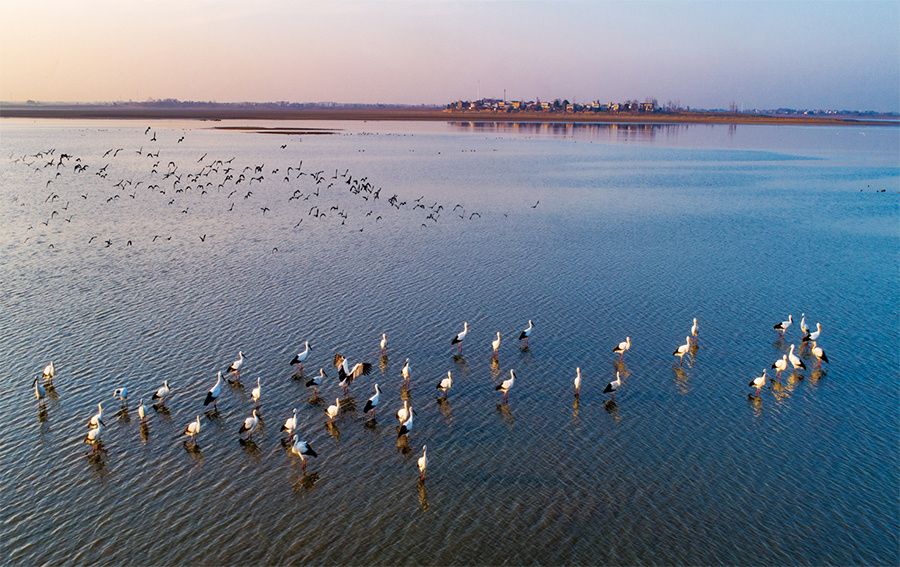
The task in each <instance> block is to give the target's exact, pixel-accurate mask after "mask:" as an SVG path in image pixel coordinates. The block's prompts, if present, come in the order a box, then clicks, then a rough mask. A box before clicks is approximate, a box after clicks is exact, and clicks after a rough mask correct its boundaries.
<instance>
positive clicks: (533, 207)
mask: <svg viewBox="0 0 900 567" xmlns="http://www.w3.org/2000/svg"><path fill="white" fill-rule="evenodd" d="M540 204H541V201H540V200H538V202H537V203H535V204H533V205H531V208H532V209H536V208H537V206H538V205H540Z"/></svg>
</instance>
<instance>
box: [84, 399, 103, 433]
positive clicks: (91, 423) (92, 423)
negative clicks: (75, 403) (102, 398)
mask: <svg viewBox="0 0 900 567" xmlns="http://www.w3.org/2000/svg"><path fill="white" fill-rule="evenodd" d="M102 422H103V402H100V403H98V404H97V413H95V414H94V415H92V416H91V419H89V420H88V427H97V425H98V424H100V423H102Z"/></svg>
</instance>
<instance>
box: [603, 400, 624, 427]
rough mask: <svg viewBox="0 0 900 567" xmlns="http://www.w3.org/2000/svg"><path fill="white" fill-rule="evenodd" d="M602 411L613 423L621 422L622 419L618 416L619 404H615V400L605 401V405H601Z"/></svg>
mask: <svg viewBox="0 0 900 567" xmlns="http://www.w3.org/2000/svg"><path fill="white" fill-rule="evenodd" d="M603 409H605V410H606V413H608V414H609V415H610V417H612V419H613V422H614V423H619V422H620V421H622V417H621V416H620V415H619V404H617V403H616V400H614V399H609V400H606V403H604V404H603Z"/></svg>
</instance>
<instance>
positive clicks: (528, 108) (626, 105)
mask: <svg viewBox="0 0 900 567" xmlns="http://www.w3.org/2000/svg"><path fill="white" fill-rule="evenodd" d="M667 107H671V108H666V109H663V108H661V107H660V106H659V104H658V103H657V102H656V99H655V98H654V99H646V100H644V101H643V102H640V101H637V100H627V101H625V102H600V101H599V100H595V101H592V102H587V103H578V102H569V101H568V100H560V99H558V98H557V99H555V100H553V101H552V102H551V101H542V100H540V99H537V100H527V101H525V100H504V99H499V98H482V99H479V100H473V101H468V100H457V101H454V102H451V103H450V104H448V105H447V107H446V109H447V110H450V111H467V110H473V111H489V112H570V113H571V112H581V113H590V112H606V113H619V112H627V113H637V112H642V113H652V112H662V111H664V110H668V111H675V110H679V109H677V108H675V107H674V105H671V104H670V105H667Z"/></svg>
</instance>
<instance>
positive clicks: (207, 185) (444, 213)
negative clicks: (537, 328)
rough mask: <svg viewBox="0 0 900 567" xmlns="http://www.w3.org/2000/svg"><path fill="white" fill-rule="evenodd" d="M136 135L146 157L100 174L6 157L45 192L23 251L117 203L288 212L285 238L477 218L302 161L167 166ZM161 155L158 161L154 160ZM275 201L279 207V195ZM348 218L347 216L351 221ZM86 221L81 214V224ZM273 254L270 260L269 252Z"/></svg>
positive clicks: (106, 162)
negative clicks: (91, 181) (402, 220)
mask: <svg viewBox="0 0 900 567" xmlns="http://www.w3.org/2000/svg"><path fill="white" fill-rule="evenodd" d="M143 135H144V138H145V139H146V143H147V144H149V145H150V146H151V147H150V149H145V146H143V145H142V146H140V147H139V148H137V149H135V150H126V149H125V148H110V149H108V150H106V152H104V153H103V154H102V155H101V156H100V158H99V161H100V162H101V163H102V164H103V165H102V166H99V165H97V164H96V162H95V161H89V158H88V157H87V156H85V157H81V156H76V155H74V154H70V153H65V152H59V151H57V149H56V148H50V149H47V150H43V151H38V152H36V153H34V154H27V155H20V156H14V155H10V156H9V157H10V160H11V161H12V163H14V164H19V165H22V166H23V167H27V168H28V169H29V170H31V173H32V174H33V175H35V176H36V177H38V178H39V179H40V182H41V183H42V184H43V188H44V189H45V190H46V191H48V193H47V195H46V197H45V198H44V199H43V202H42V203H41V206H40V211H39V216H38V217H37V218H36V219H35V222H33V223H32V224H30V225H29V226H28V228H27V229H26V230H25V232H26V235H25V238H24V240H23V243H27V242H29V241H31V240H32V239H34V240H36V241H38V242H41V243H47V246H48V248H56V245H57V244H59V242H56V243H54V242H47V240H48V239H50V238H51V237H52V236H53V234H54V232H53V231H52V230H51V227H52V228H53V230H56V231H57V232H58V231H59V230H61V229H62V228H63V227H65V226H67V225H68V224H69V223H72V220H73V219H74V218H76V217H77V216H79V215H81V211H83V210H85V209H84V207H83V206H82V204H87V202H95V201H96V202H98V203H99V205H100V206H102V207H106V208H114V207H122V206H125V203H130V202H132V201H134V202H137V201H141V202H143V203H149V204H150V205H151V206H154V207H157V208H159V209H166V210H171V211H173V215H174V218H176V219H180V218H181V217H182V216H185V217H186V216H188V215H190V214H191V213H192V212H193V211H195V210H197V209H201V210H203V211H204V212H206V211H208V208H207V207H208V205H207V204H206V203H208V202H212V203H213V205H212V206H213V207H215V209H217V210H218V211H219V212H220V213H221V214H222V215H223V217H222V219H221V220H226V219H227V218H228V217H227V216H225V215H229V214H235V213H239V212H240V213H243V214H256V215H259V216H260V217H266V214H267V213H269V212H270V211H272V210H273V209H274V208H276V207H279V208H282V209H283V208H285V207H288V206H290V205H294V206H295V209H296V210H295V212H294V213H293V220H292V221H291V222H292V223H294V224H293V230H299V229H302V226H303V222H304V221H306V222H307V223H309V222H313V221H315V222H328V221H331V222H332V223H335V224H338V225H339V226H345V227H347V228H348V229H350V231H351V232H363V230H365V228H367V227H374V226H378V225H379V224H380V223H381V222H382V221H383V220H384V219H385V217H386V215H388V214H391V213H397V212H399V211H408V212H411V213H415V215H416V217H417V218H418V221H417V222H420V224H421V226H422V227H424V228H427V227H429V226H432V225H434V224H436V223H438V222H440V221H442V220H445V219H454V218H455V219H457V220H458V221H473V220H477V219H480V218H481V213H480V212H478V211H469V210H467V209H466V207H465V206H464V205H463V204H461V203H456V204H455V205H453V206H451V205H450V204H444V203H440V202H438V201H434V202H433V203H431V204H429V203H428V202H427V201H425V196H424V195H422V196H419V197H418V198H415V199H410V198H404V197H401V196H400V195H399V194H396V193H393V194H390V195H388V194H386V193H385V194H382V188H381V187H376V185H375V184H373V183H372V182H371V181H370V180H369V179H368V177H367V176H363V177H358V176H356V175H354V174H352V173H351V172H350V170H349V168H345V169H344V170H343V171H340V170H338V169H335V171H334V173H333V174H331V175H329V174H326V172H325V171H324V170H318V171H312V170H304V169H303V160H299V161H298V162H297V163H293V164H291V165H288V166H287V167H286V168H282V167H273V166H267V165H266V164H265V163H258V164H257V163H254V164H249V165H244V166H241V165H240V164H235V163H234V160H235V157H234V156H232V157H230V158H228V159H223V158H213V157H210V156H209V153H208V152H207V153H204V154H203V155H201V156H199V159H196V160H192V161H191V163H189V164H185V163H183V162H181V163H176V161H175V159H168V158H169V157H172V158H177V156H175V155H166V154H167V153H170V152H166V151H165V150H161V149H160V145H159V142H157V133H156V131H155V130H152V128H151V127H149V126H148V127H147V129H146V130H145V131H144V134H143ZM183 140H184V136H183V135H182V136H181V137H179V138H178V141H177V142H176V143H177V144H180V143H181V142H182V141H183ZM286 148H287V144H282V145H281V150H285V149H286ZM122 152H125V153H122ZM161 153H162V154H163V157H160V154H161ZM120 154H121V156H120ZM170 154H171V153H170ZM132 155H133V156H141V157H143V158H145V159H146V160H147V166H146V170H144V171H143V173H141V174H138V175H134V174H133V172H132V174H127V175H123V174H121V173H116V176H117V180H116V181H115V182H113V181H112V180H110V176H111V175H112V174H113V173H115V172H119V169H117V168H116V166H115V165H113V164H114V163H116V161H118V160H121V159H122V158H124V157H126V156H132ZM93 159H95V160H96V159H98V158H96V157H94V158H93ZM111 165H113V168H112V169H110V166H111ZM128 166H132V167H133V165H132V163H131V162H128V163H126V164H125V167H128ZM139 169H140V168H139ZM120 175H121V177H120ZM90 176H94V177H96V178H97V181H98V183H97V187H96V190H95V191H83V190H81V189H76V188H75V187H83V186H84V181H85V178H90ZM76 179H77V180H80V184H75V183H73V181H75V180H76ZM114 179H115V178H114ZM304 181H306V184H305V185H304V184H303V183H304ZM276 183H280V184H281V185H280V186H281V187H284V186H285V185H286V186H287V188H288V189H293V191H292V192H291V193H290V196H288V197H287V199H286V203H285V202H275V201H274V200H273V199H274V197H275V196H276V194H278V193H279V192H278V191H273V190H272V188H273V186H274V187H275V189H278V188H279V186H278V185H276ZM339 190H344V193H345V194H348V195H350V196H352V197H355V198H356V199H357V203H358V205H360V206H361V207H362V208H361V209H359V208H358V207H357V208H353V207H350V206H349V205H348V203H347V202H346V201H343V200H342V199H341V198H340V196H339V194H338V193H337V191H339ZM281 194H282V199H283V198H284V197H283V195H284V194H286V193H284V192H281ZM27 201H28V199H25V198H22V197H20V196H18V195H16V196H15V197H14V198H13V202H14V203H16V204H18V205H19V206H21V207H25V206H26V203H27ZM534 206H537V204H535V205H534ZM532 208H533V207H532ZM363 211H365V212H363ZM89 212H91V213H93V212H94V211H89ZM351 214H352V215H354V217H353V218H352V220H351ZM505 215H508V213H505ZM87 216H88V215H86V214H85V215H84V216H83V217H81V218H87ZM269 216H271V215H269ZM294 221H296V222H294ZM76 222H77V221H76ZM286 228H287V227H286ZM32 231H34V232H32ZM209 236H212V235H211V234H206V233H199V234H196V238H197V242H199V243H205V242H206V241H207V239H208V238H209ZM142 238H143V239H145V240H148V241H149V243H150V244H154V243H157V244H158V243H164V242H167V241H171V240H172V238H173V235H172V234H167V235H163V234H154V235H152V236H151V235H146V236H144V237H142ZM191 238H194V237H193V236H192V237H191ZM123 241H124V242H123ZM138 242H143V240H139V237H138V236H131V238H128V237H125V236H123V237H121V238H119V237H118V236H117V235H112V234H103V235H101V234H93V235H91V236H90V238H89V239H88V240H87V243H88V244H94V245H103V246H104V247H106V248H109V247H112V246H116V245H120V246H121V247H129V246H132V245H133V244H135V243H138ZM273 252H277V247H276V248H274V249H273Z"/></svg>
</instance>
